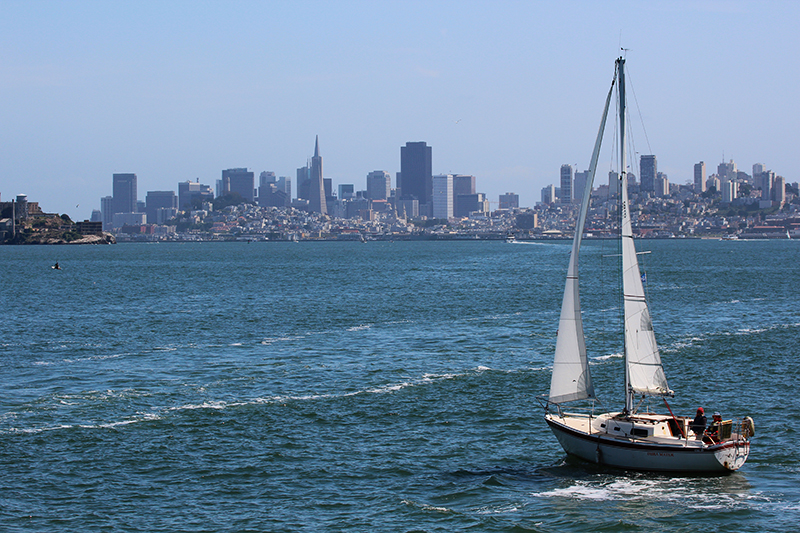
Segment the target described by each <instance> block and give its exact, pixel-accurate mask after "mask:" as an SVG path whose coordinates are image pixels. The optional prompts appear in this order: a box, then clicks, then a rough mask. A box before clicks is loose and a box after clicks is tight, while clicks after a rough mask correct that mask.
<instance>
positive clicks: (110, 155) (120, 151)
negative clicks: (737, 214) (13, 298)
mask: <svg viewBox="0 0 800 533" xmlns="http://www.w3.org/2000/svg"><path fill="white" fill-rule="evenodd" d="M798 21H800V2H794V1H769V0H766V1H764V0H761V1H744V0H727V1H702V0H699V1H693V2H689V1H681V0H671V1H665V2H662V1H657V0H656V1H647V2H644V1H643V2H634V1H602V2H595V1H570V0H565V1H553V2H544V1H541V2H537V1H521V2H513V1H503V0H493V1H470V0H461V1H437V0H425V1H413V0H409V1H402V2H400V1H391V0H387V1H377V2H376V1H374V0H372V1H363V2H361V1H348V0H339V1H307V0H291V1H290V0H286V1H282V0H279V1H271V2H269V1H248V0H229V1H214V0H195V1H169V0H161V1H148V0H139V1H118V0H103V1H79V0H74V1H66V0H65V1H41V0H23V1H21V0H2V2H1V3H0V102H1V103H2V105H0V198H2V200H3V201H9V200H11V199H12V198H13V197H15V196H16V195H17V194H27V195H28V199H29V201H38V202H39V204H40V206H41V207H42V209H43V210H44V211H46V212H56V213H67V214H69V215H70V216H71V217H72V218H73V219H74V220H83V219H87V218H89V216H90V215H91V212H92V210H93V209H99V208H100V198H101V197H103V196H109V195H111V194H112V174H113V173H117V172H120V173H121V172H133V173H136V174H137V177H138V195H139V199H140V200H144V198H145V195H146V192H147V191H150V190H175V191H177V184H178V182H180V181H186V180H192V181H195V180H197V179H199V180H200V182H201V183H205V184H208V185H211V186H212V187H214V186H215V184H216V180H217V179H220V177H221V173H222V170H223V169H227V168H238V167H247V168H249V169H250V170H252V171H254V172H255V175H256V180H257V179H258V175H259V174H260V173H261V171H264V170H269V171H273V172H275V173H276V175H278V176H290V177H291V178H292V179H293V181H294V177H295V172H296V169H297V168H299V167H302V166H304V165H305V164H306V162H307V161H308V159H309V158H310V157H311V156H312V155H313V150H314V140H315V137H316V136H317V135H318V136H319V146H320V154H321V155H322V156H323V164H324V176H325V177H329V178H332V180H333V184H334V189H336V186H337V185H338V184H342V183H352V184H354V185H355V186H356V189H357V190H358V189H365V188H366V176H367V174H368V173H369V172H371V171H373V170H386V171H388V172H389V173H390V174H391V175H392V186H393V187H394V186H395V179H394V177H395V173H396V172H397V171H399V170H400V147H401V146H402V145H404V144H405V143H406V142H410V141H425V142H427V143H428V145H430V146H432V153H433V172H434V174H442V173H456V174H472V175H474V176H476V181H477V189H478V192H484V193H486V194H487V196H488V198H489V200H490V201H491V202H497V200H498V196H499V195H500V194H503V193H505V192H515V193H517V194H519V196H520V204H521V205H523V206H532V205H534V204H535V203H536V202H537V201H539V200H540V194H541V189H542V187H544V186H546V185H548V184H551V183H552V184H556V185H557V184H558V180H559V171H560V167H561V165H562V164H571V165H573V166H574V167H576V170H584V169H585V168H587V167H588V165H589V158H590V157H591V151H592V147H593V145H594V139H595V136H596V134H597V128H598V126H599V123H600V115H601V114H602V107H603V103H604V101H605V96H606V93H607V92H608V88H609V86H610V83H611V79H612V77H613V74H614V60H615V59H616V57H618V56H619V55H620V54H621V53H624V54H625V56H626V58H627V62H626V65H627V69H628V77H629V82H631V84H632V90H633V94H634V96H635V98H633V99H631V100H633V101H631V103H630V105H631V113H632V115H633V116H634V117H635V118H632V119H631V121H632V122H634V121H635V122H636V123H637V124H639V125H640V128H641V132H642V134H640V135H636V133H634V138H635V141H634V142H635V152H636V153H637V154H651V153H652V154H655V155H656V157H657V161H658V170H659V171H660V172H664V173H666V174H667V175H668V177H669V180H670V182H671V183H686V182H688V181H690V180H692V178H693V167H694V164H695V163H697V162H698V161H705V162H706V166H707V169H708V173H709V174H710V173H713V172H714V171H715V170H716V167H717V165H718V164H719V163H720V162H722V161H723V158H724V159H725V160H726V161H727V160H731V159H732V160H734V161H735V162H736V164H737V165H738V167H739V169H740V170H743V171H745V172H747V173H748V174H749V173H751V172H752V165H753V164H754V163H762V164H764V165H766V167H767V168H768V169H771V170H773V171H775V172H776V173H777V174H778V175H781V176H784V177H785V178H786V180H787V182H796V181H798V179H800V150H799V149H798V128H799V127H800V99H799V98H798V96H797V95H798V89H800V31H798V30H797V23H798ZM621 48H625V49H626V51H624V52H621ZM629 99H630V96H629ZM606 145H607V146H608V145H610V143H609V142H606ZM611 159H612V157H611V156H610V155H609V156H605V155H602V156H601V159H600V165H599V168H598V178H597V180H598V181H599V183H603V182H604V180H603V178H602V175H604V174H607V170H609V169H610V164H611ZM607 167H608V168H607ZM494 205H495V204H492V206H493V207H494Z"/></svg>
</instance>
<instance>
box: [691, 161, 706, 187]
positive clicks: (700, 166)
mask: <svg viewBox="0 0 800 533" xmlns="http://www.w3.org/2000/svg"><path fill="white" fill-rule="evenodd" d="M694 192H695V193H696V194H700V193H701V192H706V164H705V163H704V162H703V161H700V162H699V163H695V165H694Z"/></svg>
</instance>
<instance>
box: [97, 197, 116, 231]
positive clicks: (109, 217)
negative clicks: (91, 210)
mask: <svg viewBox="0 0 800 533" xmlns="http://www.w3.org/2000/svg"><path fill="white" fill-rule="evenodd" d="M100 213H101V215H102V216H101V219H100V220H101V221H102V222H103V229H106V230H110V229H112V228H113V226H112V223H113V222H114V197H113V196H103V197H102V198H100Z"/></svg>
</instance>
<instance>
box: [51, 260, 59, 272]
mask: <svg viewBox="0 0 800 533" xmlns="http://www.w3.org/2000/svg"><path fill="white" fill-rule="evenodd" d="M50 268H52V269H54V270H61V266H60V265H59V264H58V261H56V264H55V265H53V266H51V267H50Z"/></svg>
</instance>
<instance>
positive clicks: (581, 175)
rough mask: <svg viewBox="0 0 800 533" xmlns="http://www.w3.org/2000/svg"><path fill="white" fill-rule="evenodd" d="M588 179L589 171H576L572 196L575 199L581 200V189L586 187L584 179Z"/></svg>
mask: <svg viewBox="0 0 800 533" xmlns="http://www.w3.org/2000/svg"><path fill="white" fill-rule="evenodd" d="M588 179H589V171H588V170H584V171H583V172H576V173H575V179H574V180H573V184H574V186H573V188H572V197H573V199H575V201H577V202H580V201H581V200H583V191H584V190H585V189H586V181H587V180H588Z"/></svg>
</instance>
